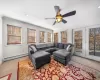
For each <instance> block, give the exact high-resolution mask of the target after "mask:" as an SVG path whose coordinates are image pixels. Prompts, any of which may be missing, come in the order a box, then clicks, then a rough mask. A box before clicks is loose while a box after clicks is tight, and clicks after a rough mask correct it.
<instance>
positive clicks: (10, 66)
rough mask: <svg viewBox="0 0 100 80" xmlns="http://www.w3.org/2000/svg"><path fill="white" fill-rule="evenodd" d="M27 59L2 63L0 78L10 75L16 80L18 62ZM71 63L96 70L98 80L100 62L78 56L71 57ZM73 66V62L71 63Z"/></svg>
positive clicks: (12, 79)
mask: <svg viewBox="0 0 100 80" xmlns="http://www.w3.org/2000/svg"><path fill="white" fill-rule="evenodd" d="M25 59H27V57H23V58H18V59H15V60H10V61H6V62H3V64H1V65H0V77H2V76H4V75H6V74H9V73H12V76H11V80H17V68H18V62H19V61H22V60H25ZM72 61H75V63H77V62H78V63H80V64H82V65H85V66H87V67H90V68H93V69H96V70H97V71H98V77H99V80H100V72H99V71H100V62H96V61H92V60H88V59H85V58H81V57H78V56H73V57H72ZM73 64H74V62H73Z"/></svg>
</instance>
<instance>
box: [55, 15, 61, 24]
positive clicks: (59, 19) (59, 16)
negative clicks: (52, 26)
mask: <svg viewBox="0 0 100 80" xmlns="http://www.w3.org/2000/svg"><path fill="white" fill-rule="evenodd" d="M61 21H62V16H61V15H57V16H56V22H58V23H59V22H61Z"/></svg>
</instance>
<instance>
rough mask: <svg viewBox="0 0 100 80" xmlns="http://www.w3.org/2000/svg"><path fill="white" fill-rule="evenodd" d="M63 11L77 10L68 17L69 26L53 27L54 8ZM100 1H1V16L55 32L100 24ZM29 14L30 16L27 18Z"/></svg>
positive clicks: (60, 24) (62, 12)
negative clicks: (99, 7) (58, 7)
mask: <svg viewBox="0 0 100 80" xmlns="http://www.w3.org/2000/svg"><path fill="white" fill-rule="evenodd" d="M55 5H58V6H60V8H61V9H62V11H61V14H64V13H67V12H69V11H72V10H76V15H75V16H71V17H67V18H65V20H67V21H68V23H67V24H63V23H58V24H56V25H55V26H52V24H53V22H54V20H45V19H44V18H46V17H54V16H55V10H54V6H55ZM98 6H100V0H0V14H1V15H5V16H8V17H12V18H15V19H18V20H22V21H26V22H29V23H33V24H36V25H40V26H42V27H46V28H50V29H53V30H58V29H67V28H79V27H85V26H89V25H95V24H99V23H100V9H98ZM26 14H28V16H26Z"/></svg>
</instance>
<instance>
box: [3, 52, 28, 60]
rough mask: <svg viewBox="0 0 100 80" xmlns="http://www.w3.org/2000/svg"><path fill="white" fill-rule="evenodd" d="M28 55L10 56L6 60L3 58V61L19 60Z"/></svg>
mask: <svg viewBox="0 0 100 80" xmlns="http://www.w3.org/2000/svg"><path fill="white" fill-rule="evenodd" d="M27 55H28V53H26V54H21V55H17V56H12V57H7V58H4V60H3V61H8V60H12V59H17V58H20V57H24V56H27Z"/></svg>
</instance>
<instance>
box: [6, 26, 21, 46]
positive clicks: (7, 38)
mask: <svg viewBox="0 0 100 80" xmlns="http://www.w3.org/2000/svg"><path fill="white" fill-rule="evenodd" d="M8 26H12V27H17V28H20V36H15V37H20V43H8V38H9V36H14V35H8ZM21 44H22V27H19V26H14V25H10V24H7V45H21Z"/></svg>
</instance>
